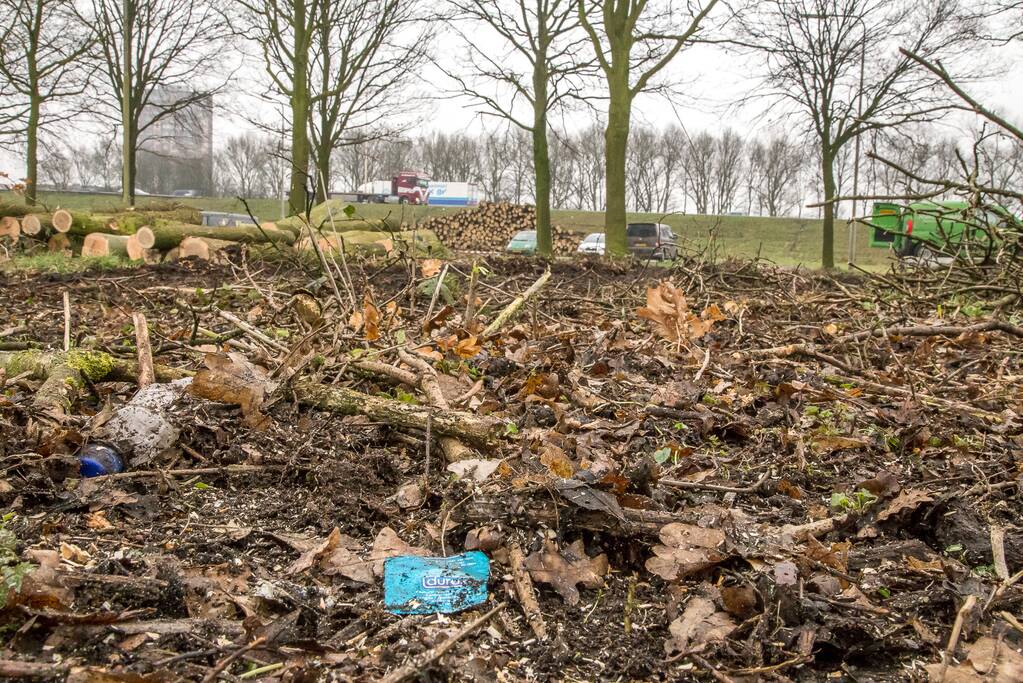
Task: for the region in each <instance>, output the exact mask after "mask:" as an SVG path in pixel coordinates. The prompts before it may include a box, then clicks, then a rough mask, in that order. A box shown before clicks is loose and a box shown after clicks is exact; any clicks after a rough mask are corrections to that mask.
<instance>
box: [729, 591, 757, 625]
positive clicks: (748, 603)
mask: <svg viewBox="0 0 1023 683" xmlns="http://www.w3.org/2000/svg"><path fill="white" fill-rule="evenodd" d="M721 603H722V604H723V605H724V606H725V611H727V612H728V613H729V614H731V615H732V616H733V617H735V618H737V619H749V618H750V617H752V616H753V615H754V614H755V613H756V609H757V591H756V589H755V588H753V586H750V585H745V586H722V587H721Z"/></svg>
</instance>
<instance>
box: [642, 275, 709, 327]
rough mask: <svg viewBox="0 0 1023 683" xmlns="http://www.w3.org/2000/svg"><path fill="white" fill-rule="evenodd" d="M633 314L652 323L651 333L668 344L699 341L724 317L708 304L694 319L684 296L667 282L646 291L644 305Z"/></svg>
mask: <svg viewBox="0 0 1023 683" xmlns="http://www.w3.org/2000/svg"><path fill="white" fill-rule="evenodd" d="M636 315H638V316H639V317H640V318H645V319H647V320H649V321H651V322H653V323H654V331H656V332H657V334H659V335H660V336H661V337H663V338H664V339H666V340H668V341H670V342H682V341H688V340H693V339H699V338H700V337H702V336H704V335H705V334H706V333H707V332H708V331H710V329H711V327H713V325H714V323H715V322H716V321H718V320H723V319H724V316H723V315H722V314H721V310H720V309H719V308H718V307H717V305H714V304H712V305H710V306H708V307H707V308H705V309H704V310H703V313H702V314H701V315H700V316H697V315H696V314H694V313H693V312H692V311H691V310H690V309H689V303H688V302H687V301H686V297H685V294H683V293H682V291H681V290H679V289H677V288H676V287H675V286H674V285H673V284H671V283H670V282H662V283H661V284H659V285H658V286H657V287H649V288H647V290H646V306H644V307H643V308H640V309H638V310H637V311H636Z"/></svg>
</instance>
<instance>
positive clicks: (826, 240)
mask: <svg viewBox="0 0 1023 683" xmlns="http://www.w3.org/2000/svg"><path fill="white" fill-rule="evenodd" d="M821 151H822V154H821V177H822V179H823V181H824V200H825V202H826V203H825V204H824V227H823V231H822V233H821V249H822V252H821V266H822V267H823V268H827V269H831V268H834V267H835V205H834V204H833V203H831V201H830V200H831V199H833V198H834V197H835V169H834V164H835V160H834V155H833V154H832V151H831V149H830V148H829V147H828V146H827V145H825V146H824V147H823V149H822V150H821Z"/></svg>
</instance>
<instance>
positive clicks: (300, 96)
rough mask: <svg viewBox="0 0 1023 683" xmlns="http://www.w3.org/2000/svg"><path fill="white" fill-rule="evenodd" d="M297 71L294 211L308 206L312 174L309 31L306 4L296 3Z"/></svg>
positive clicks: (293, 127) (293, 99) (291, 196)
mask: <svg viewBox="0 0 1023 683" xmlns="http://www.w3.org/2000/svg"><path fill="white" fill-rule="evenodd" d="M294 7H295V15H294V22H295V23H294V30H295V48H294V49H295V74H294V80H293V82H292V90H291V187H290V189H289V190H288V206H289V209H290V213H291V215H295V214H298V213H301V212H302V211H304V210H305V203H306V182H307V178H308V175H309V105H310V102H309V79H308V71H309V52H308V50H307V45H308V44H309V43H308V41H309V37H308V36H307V35H306V30H307V24H306V16H305V13H306V8H305V5H304V4H303V3H302V2H296V3H295V4H294Z"/></svg>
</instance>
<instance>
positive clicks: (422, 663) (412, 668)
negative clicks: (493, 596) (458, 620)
mask: <svg viewBox="0 0 1023 683" xmlns="http://www.w3.org/2000/svg"><path fill="white" fill-rule="evenodd" d="M506 604H507V603H504V602H499V603H498V604H497V605H496V606H495V607H494V608H493V609H492V610H490V611H489V612H487V613H486V614H484V615H483V616H481V617H479V618H477V619H474V620H473V621H471V622H469V623H468V624H467V625H466V626H464V627H462V628H461V629H459V630H458V632H457V633H455V634H454V635H452V636H451V637H450V638H448V639H447V640H445V641H444V642H443V643H441V644H440V645H438V646H437V647H434V648H430V649H429V650H427V651H426V652H424V653H423V654H421V655H420V656H418V657H416V658H415V659H413V660H412V661H411V662H410V663H408V664H406V665H405V666H402V667H399V668H397V669H395V670H394V671H392V672H391V673H389V674H387V675H386V676H385V677H384V678H383V679H382V683H401V681H404V680H407V679H409V678H412V677H413V676H416V675H417V674H419V673H420V672H422V670H423V669H425V668H426V667H428V666H430V664H433V663H434V662H435V661H437V660H438V659H440V658H441V657H443V656H444V655H445V654H446V653H447V651H448V650H450V649H451V648H452V647H454V646H455V644H456V643H458V641H460V640H461V639H462V638H465V637H466V636H467V635H469V634H470V633H472V632H473V631H475V630H476V629H478V628H480V627H481V626H483V625H484V624H486V623H487V622H488V621H490V620H491V619H492V618H493V617H494V615H496V614H497V613H498V612H500V611H501V610H503V609H504V607H505V605H506Z"/></svg>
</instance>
